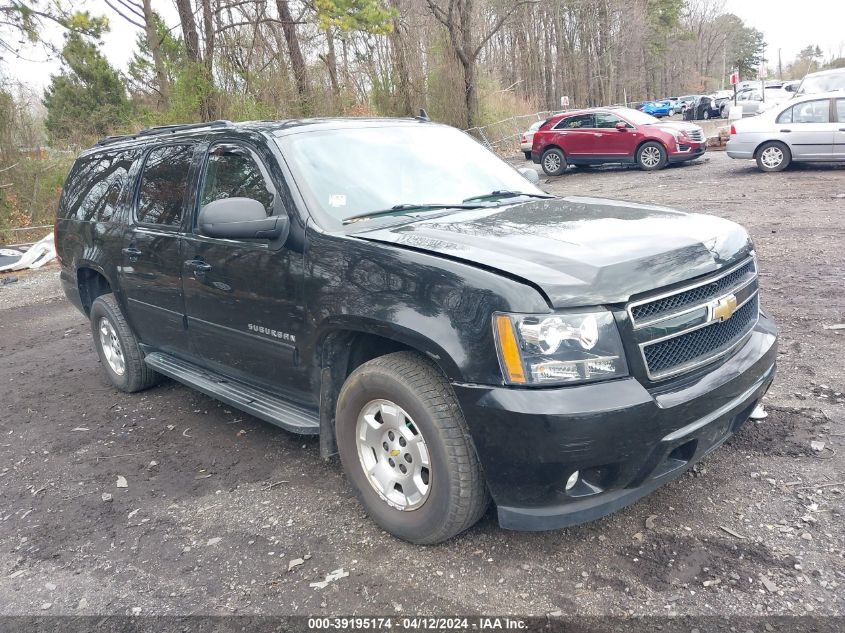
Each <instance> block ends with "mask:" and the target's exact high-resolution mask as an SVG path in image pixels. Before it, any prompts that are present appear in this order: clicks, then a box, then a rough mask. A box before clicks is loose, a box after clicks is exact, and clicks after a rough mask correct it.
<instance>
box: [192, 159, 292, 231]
mask: <svg viewBox="0 0 845 633" xmlns="http://www.w3.org/2000/svg"><path fill="white" fill-rule="evenodd" d="M223 198H252V199H253V200H258V201H259V202H260V203H261V204H263V205H264V209H265V210H266V211H267V215H272V214H273V200H274V198H275V194H274V190H273V186H272V185H271V184H270V183H269V178H268V176H267V175H266V174H265V173H264V169H263V168H262V166H261V165H260V164H259V163H258V161H257V160H256V159H255V158H254V157H253V155H252V153H251V152H249V151H248V150H247V149H245V148H243V147H239V146H237V145H217V146H215V147H213V148H212V149H211V151H210V152H209V155H208V162H207V163H206V167H205V177H204V183H203V190H202V201H201V204H203V205H206V204H208V203H209V202H213V201H214V200H221V199H223Z"/></svg>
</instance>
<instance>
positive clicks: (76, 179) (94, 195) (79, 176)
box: [59, 150, 139, 221]
mask: <svg viewBox="0 0 845 633" xmlns="http://www.w3.org/2000/svg"><path fill="white" fill-rule="evenodd" d="M138 153H139V152H138V150H123V151H119V152H114V153H109V154H97V155H94V156H88V157H85V158H82V159H80V160H78V161H77V162H76V164H75V165H74V166H73V169H72V170H71V173H70V175H69V176H68V179H67V183H66V184H65V188H64V191H63V192H62V202H61V209H60V211H59V213H60V215H62V217H67V218H75V219H77V220H96V221H102V220H108V219H109V218H110V217H111V216H112V214H113V213H114V211H115V210H116V208H117V203H118V200H119V198H120V193H121V191H122V190H123V187H124V186H125V185H126V182H127V179H128V176H129V169H130V168H131V167H132V162H133V161H134V160H135V159H136V158H137V157H138Z"/></svg>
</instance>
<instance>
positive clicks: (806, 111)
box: [792, 99, 830, 123]
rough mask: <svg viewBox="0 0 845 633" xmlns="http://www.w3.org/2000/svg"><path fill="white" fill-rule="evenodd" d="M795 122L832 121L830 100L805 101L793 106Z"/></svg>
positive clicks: (793, 120) (793, 119)
mask: <svg viewBox="0 0 845 633" xmlns="http://www.w3.org/2000/svg"><path fill="white" fill-rule="evenodd" d="M792 122H793V123H830V101H828V100H827V99H824V100H820V101H805V102H804V103H797V104H795V105H794V106H792Z"/></svg>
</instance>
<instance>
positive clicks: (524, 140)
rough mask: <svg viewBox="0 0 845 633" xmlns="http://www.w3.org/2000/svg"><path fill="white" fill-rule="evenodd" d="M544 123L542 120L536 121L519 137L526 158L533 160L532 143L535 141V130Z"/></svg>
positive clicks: (520, 146)
mask: <svg viewBox="0 0 845 633" xmlns="http://www.w3.org/2000/svg"><path fill="white" fill-rule="evenodd" d="M541 125H543V122H542V121H534V123H532V124H531V125H529V126H528V129H527V130H525V132H523V133H522V136H520V137H519V149H521V150H522V152H523V153H524V154H525V160H531V144H532V143H533V142H534V132H536V131H537V130H538V129H539V127H540V126H541Z"/></svg>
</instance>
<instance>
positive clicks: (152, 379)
mask: <svg viewBox="0 0 845 633" xmlns="http://www.w3.org/2000/svg"><path fill="white" fill-rule="evenodd" d="M91 334H92V336H93V337H94V346H95V347H96V348H97V354H99V356H100V362H102V364H103V367H104V368H105V370H106V375H108V377H109V380H111V382H112V384H113V385H114V386H115V387H117V388H118V389H120V390H121V391H125V392H127V393H132V392H135V391H141V390H143V389H147V388H149V387H152V386H153V385H155V384H156V383H157V382H158V381H159V379H160V378H161V375H160V374H157V373H156V372H154V371H153V370H152V369H150V368H149V367H148V366H147V364H146V363H145V362H144V354H143V353H142V352H141V348H140V347H138V341H137V339H136V338H135V335H134V334H133V333H132V329H131V328H130V327H129V324H128V323H126V319H125V318H124V316H123V312H122V311H121V309H120V306H119V305H118V304H117V301H116V300H115V298H114V295H113V294H105V295H100V296H99V297H97V298H96V299H95V300H94V303H93V304H92V305H91Z"/></svg>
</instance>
